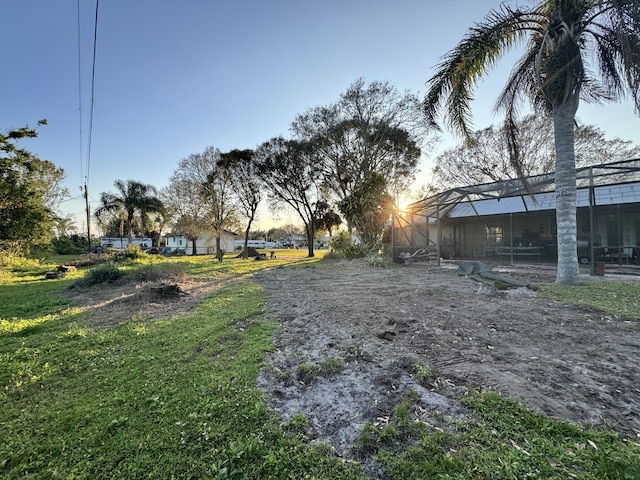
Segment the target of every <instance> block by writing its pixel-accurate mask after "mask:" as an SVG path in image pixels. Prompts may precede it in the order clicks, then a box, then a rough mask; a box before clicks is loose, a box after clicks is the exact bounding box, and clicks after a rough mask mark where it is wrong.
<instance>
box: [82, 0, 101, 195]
mask: <svg viewBox="0 0 640 480" xmlns="http://www.w3.org/2000/svg"><path fill="white" fill-rule="evenodd" d="M99 7H100V0H96V19H95V24H94V25H95V26H94V30H93V65H92V68H91V107H90V109H89V145H88V150H87V182H89V169H90V168H91V136H92V134H93V103H94V99H95V89H96V48H97V45H98V9H99ZM85 187H86V184H85Z"/></svg>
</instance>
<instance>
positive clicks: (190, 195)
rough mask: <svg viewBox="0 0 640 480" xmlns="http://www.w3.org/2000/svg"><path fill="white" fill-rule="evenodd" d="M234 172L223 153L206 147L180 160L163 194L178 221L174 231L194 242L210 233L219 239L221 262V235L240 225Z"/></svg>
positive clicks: (194, 246) (217, 248) (217, 249)
mask: <svg viewBox="0 0 640 480" xmlns="http://www.w3.org/2000/svg"><path fill="white" fill-rule="evenodd" d="M231 179H232V176H231V171H230V169H229V168H226V166H225V165H224V162H221V153H220V150H219V149H217V148H215V147H207V148H206V149H205V150H204V151H203V152H202V153H192V154H191V155H189V156H188V157H186V158H184V159H182V160H180V162H179V164H178V168H177V169H176V171H175V172H174V173H173V174H172V176H171V178H170V179H169V186H168V188H167V190H166V192H165V193H164V195H165V197H166V201H167V202H168V204H169V207H170V209H171V210H172V212H174V213H173V215H174V218H175V219H176V222H175V223H174V229H178V230H180V231H181V233H185V234H186V235H187V236H188V237H189V239H190V240H191V241H192V242H193V249H194V250H193V252H194V254H195V252H196V241H197V238H198V237H199V236H200V234H201V233H203V232H204V231H206V230H211V231H212V232H213V234H214V235H215V239H216V256H217V257H218V259H219V260H221V259H222V253H223V252H222V248H221V236H222V234H223V232H224V230H227V229H231V228H235V227H236V225H237V218H236V211H237V205H236V201H235V196H234V192H233V189H232V186H231Z"/></svg>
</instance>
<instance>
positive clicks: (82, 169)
mask: <svg viewBox="0 0 640 480" xmlns="http://www.w3.org/2000/svg"><path fill="white" fill-rule="evenodd" d="M78 115H79V117H80V119H79V123H80V183H82V181H83V180H84V158H83V157H82V55H81V48H80V0H78ZM80 188H82V187H80Z"/></svg>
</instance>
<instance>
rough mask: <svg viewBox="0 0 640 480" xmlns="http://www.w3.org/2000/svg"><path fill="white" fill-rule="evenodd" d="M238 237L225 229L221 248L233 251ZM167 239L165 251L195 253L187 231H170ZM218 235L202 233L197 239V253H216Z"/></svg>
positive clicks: (166, 236)
mask: <svg viewBox="0 0 640 480" xmlns="http://www.w3.org/2000/svg"><path fill="white" fill-rule="evenodd" d="M237 237H238V234H237V233H233V232H228V231H226V230H225V231H224V232H223V233H222V236H221V237H220V248H222V250H223V251H224V252H233V249H234V248H235V244H234V241H235V239H236V238H237ZM164 239H165V249H166V252H165V253H177V254H183V255H192V254H193V242H192V241H191V240H189V238H188V237H187V235H186V234H185V233H168V234H167V235H165V237H164ZM215 254H216V237H215V235H214V234H213V233H211V232H208V231H207V232H203V233H201V234H200V235H199V236H198V238H197V240H196V255H215Z"/></svg>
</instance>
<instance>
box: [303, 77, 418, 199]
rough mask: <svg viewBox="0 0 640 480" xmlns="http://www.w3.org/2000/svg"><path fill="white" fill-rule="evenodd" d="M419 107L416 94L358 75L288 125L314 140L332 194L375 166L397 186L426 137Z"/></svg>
mask: <svg viewBox="0 0 640 480" xmlns="http://www.w3.org/2000/svg"><path fill="white" fill-rule="evenodd" d="M419 107H420V104H419V101H418V99H417V98H416V97H415V95H413V94H411V93H408V92H404V93H401V92H399V91H398V90H397V89H396V88H395V87H393V86H392V85H391V84H389V83H388V82H378V81H375V82H371V83H370V84H368V85H367V84H366V83H365V81H364V80H363V79H359V80H357V81H356V82H354V83H353V84H352V85H350V86H349V87H348V88H347V90H346V92H344V93H343V94H342V95H341V96H340V99H339V100H338V101H337V102H336V103H333V104H330V105H327V106H321V107H315V108H312V109H309V110H308V111H306V112H305V113H303V114H301V115H298V116H297V117H296V119H295V120H294V122H293V124H292V127H291V130H292V132H293V134H294V138H296V139H299V140H304V141H306V142H309V143H310V144H311V145H313V148H314V149H315V151H316V155H317V162H319V167H320V170H321V171H322V175H323V183H324V185H325V186H326V187H327V191H328V193H331V195H332V197H333V200H335V201H340V200H342V199H343V198H345V197H346V196H348V195H350V194H351V193H352V192H353V191H354V189H356V188H357V187H358V185H359V184H360V183H362V182H363V181H365V179H367V178H368V177H369V175H370V174H371V173H374V172H377V173H380V174H382V175H384V176H385V178H386V179H387V185H388V187H389V188H390V189H391V190H392V191H394V192H398V191H400V190H402V189H403V188H405V187H407V186H408V185H409V184H410V183H411V181H412V180H413V179H414V177H415V174H416V172H417V165H418V160H419V159H420V155H421V147H424V146H425V139H426V138H428V135H427V133H426V132H425V130H424V125H423V122H422V121H421V117H420V108H419Z"/></svg>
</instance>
